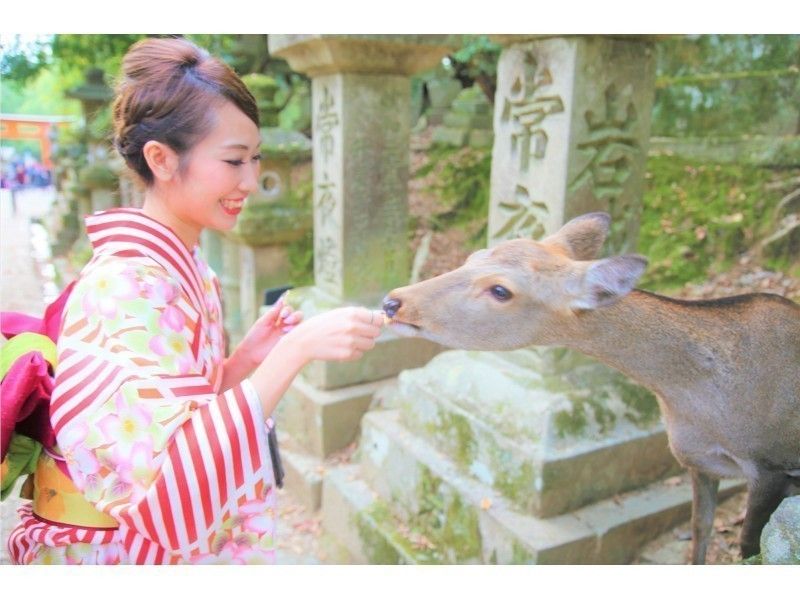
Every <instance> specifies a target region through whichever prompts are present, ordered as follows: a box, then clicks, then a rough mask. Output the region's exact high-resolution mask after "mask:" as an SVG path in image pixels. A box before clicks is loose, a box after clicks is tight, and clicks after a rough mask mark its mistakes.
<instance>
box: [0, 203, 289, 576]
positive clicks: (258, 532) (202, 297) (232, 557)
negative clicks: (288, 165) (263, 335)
mask: <svg viewBox="0 0 800 598" xmlns="http://www.w3.org/2000/svg"><path fill="white" fill-rule="evenodd" d="M86 224H87V230H88V233H89V238H90V240H91V243H92V246H93V248H94V256H93V258H92V260H91V261H90V262H89V264H87V266H86V267H85V268H84V270H83V272H82V273H81V277H80V280H79V282H78V284H77V285H76V287H75V289H74V290H73V292H72V294H71V296H70V298H69V301H68V303H67V305H66V308H65V312H64V321H63V325H62V329H61V335H60V337H59V339H58V366H57V368H56V372H55V389H54V392H53V397H52V402H51V409H50V416H51V420H52V424H53V428H54V430H55V433H56V437H57V440H58V447H59V449H60V451H61V454H62V455H63V459H64V460H65V461H66V465H67V468H68V470H69V474H70V477H71V478H72V481H73V482H74V485H75V487H77V489H78V490H79V491H80V493H81V494H82V498H85V499H88V501H89V503H91V504H92V505H94V507H95V508H96V509H97V510H99V511H100V512H101V513H103V514H105V515H106V516H110V518H113V520H114V521H115V522H116V524H117V525H118V529H108V528H106V529H102V528H91V527H80V526H74V525H64V524H60V523H57V521H62V522H64V521H68V520H69V510H70V504H71V500H72V498H74V497H71V496H70V495H69V493H68V491H63V492H62V490H63V489H61V488H40V489H39V494H38V500H39V504H46V505H47V506H48V507H49V508H48V510H47V512H48V513H55V515H52V517H54V519H55V521H53V520H46V519H45V518H43V517H42V516H41V515H40V514H35V513H33V512H32V509H31V507H30V506H24V507H21V508H20V510H19V512H20V514H21V517H22V522H21V523H20V525H19V526H18V527H17V528H16V529H15V530H14V532H13V534H12V535H11V536H10V538H9V549H10V552H11V555H12V558H13V559H14V561H15V562H17V563H25V564H27V563H46V562H51V563H123V564H145V563H147V564H162V563H163V564H167V563H170V564H171V563H210V562H219V563H270V562H274V530H275V512H274V500H275V496H274V494H275V493H274V490H273V485H274V482H273V472H272V464H271V461H270V457H269V448H268V444H267V429H266V425H265V415H264V414H263V413H262V408H261V404H260V401H259V399H258V396H257V394H256V392H255V389H254V388H253V386H252V385H251V383H250V381H249V380H247V379H245V380H244V381H243V382H241V383H240V384H238V385H237V386H234V387H233V388H231V389H229V390H226V391H225V392H222V393H220V385H221V381H222V366H223V361H224V354H225V351H224V340H223V331H222V322H221V304H220V293H219V284H218V282H217V279H216V278H215V277H213V275H212V274H211V273H210V271H209V269H208V267H207V265H206V264H205V262H204V261H203V260H202V258H201V257H200V256H199V252H198V250H197V248H195V250H194V252H193V253H191V252H189V251H188V250H187V248H186V247H185V246H184V245H183V243H182V242H181V241H180V240H179V239H178V237H177V236H176V235H175V234H174V233H173V232H172V231H171V230H170V229H169V228H167V227H165V226H163V225H162V224H160V223H158V222H156V221H155V220H152V219H150V218H148V217H146V216H144V215H143V214H142V213H141V211H139V210H135V209H117V210H110V211H107V212H100V213H97V214H94V215H93V216H90V217H88V218H87V219H86ZM56 458H58V457H56ZM53 485H54V486H57V484H53ZM73 491H74V488H73ZM60 492H61V494H60ZM34 504H36V500H34ZM62 511H63V512H64V513H65V515H64V517H63V518H62V517H59V516H58V514H59V513H60V512H62ZM110 520H111V519H109V521H110ZM111 527H113V526H111Z"/></svg>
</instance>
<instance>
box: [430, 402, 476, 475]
mask: <svg viewBox="0 0 800 598" xmlns="http://www.w3.org/2000/svg"><path fill="white" fill-rule="evenodd" d="M438 433H440V434H443V435H444V436H445V437H446V438H447V440H448V443H449V444H450V445H451V446H452V449H453V453H452V455H451V456H452V457H454V458H455V460H456V462H457V463H458V465H460V466H462V467H467V466H469V464H470V463H472V461H474V459H475V455H476V453H477V450H478V446H477V442H476V440H475V437H474V433H473V430H472V425H471V424H470V422H469V420H468V419H467V417H466V416H464V415H461V414H459V413H456V412H454V411H450V410H448V411H440V412H439V426H438Z"/></svg>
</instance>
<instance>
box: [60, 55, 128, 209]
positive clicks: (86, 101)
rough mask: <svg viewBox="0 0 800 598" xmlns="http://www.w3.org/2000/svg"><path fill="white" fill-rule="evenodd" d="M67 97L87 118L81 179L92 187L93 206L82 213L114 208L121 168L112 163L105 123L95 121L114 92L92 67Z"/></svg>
mask: <svg viewBox="0 0 800 598" xmlns="http://www.w3.org/2000/svg"><path fill="white" fill-rule="evenodd" d="M66 96H67V97H68V98H72V99H75V100H79V101H80V103H81V108H82V110H83V116H84V120H85V125H84V127H85V136H86V145H87V148H86V152H87V155H86V166H84V167H83V168H82V169H81V170H80V172H79V173H78V180H79V182H80V183H81V185H82V186H83V187H85V188H86V189H88V190H89V196H90V205H89V206H87V208H88V209H86V210H85V211H84V210H81V212H82V213H85V212H93V211H97V210H104V209H108V208H111V207H114V206H115V205H117V204H118V201H119V195H118V188H119V182H118V181H119V174H120V167H119V165H112V164H110V163H109V156H108V154H109V151H108V145H107V143H105V139H106V138H107V134H108V131H106V130H105V129H103V128H102V123H96V122H93V120H94V119H95V117H97V116H98V113H99V112H100V110H102V108H103V107H104V106H106V105H107V104H108V103H109V102H110V101H111V99H112V98H113V97H114V91H113V90H112V89H111V88H110V87H109V86H108V85H106V83H105V74H104V73H103V71H102V70H101V69H99V68H96V67H92V68H89V69H87V71H86V81H85V82H84V83H83V84H81V85H78V86H77V87H73V88H72V89H70V90H69V91H67V93H66ZM98 124H100V125H101V126H100V128H98Z"/></svg>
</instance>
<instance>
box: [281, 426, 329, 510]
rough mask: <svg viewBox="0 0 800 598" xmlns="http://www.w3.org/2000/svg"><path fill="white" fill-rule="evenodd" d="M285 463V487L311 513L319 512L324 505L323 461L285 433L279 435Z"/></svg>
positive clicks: (282, 459)
mask: <svg viewBox="0 0 800 598" xmlns="http://www.w3.org/2000/svg"><path fill="white" fill-rule="evenodd" d="M278 442H279V445H280V451H281V462H282V463H283V470H284V474H285V475H284V479H283V487H284V488H285V489H286V491H287V492H289V493H290V494H291V495H292V496H293V497H294V498H295V500H297V502H299V503H300V504H301V505H303V506H304V507H305V508H306V509H307V510H308V511H309V512H313V511H317V510H319V508H320V505H321V504H322V475H323V474H324V472H325V466H324V463H323V461H322V459H319V458H316V457H313V456H311V455H310V454H309V453H307V452H305V451H303V450H302V449H301V448H300V447H298V446H297V443H296V442H295V440H294V439H293V438H292V437H291V436H290V435H289V434H286V433H285V432H279V433H278Z"/></svg>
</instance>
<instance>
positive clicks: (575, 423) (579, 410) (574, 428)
mask: <svg viewBox="0 0 800 598" xmlns="http://www.w3.org/2000/svg"><path fill="white" fill-rule="evenodd" d="M553 424H554V425H555V427H556V434H558V437H559V438H566V437H567V436H579V435H581V434H583V432H584V431H586V428H587V427H588V425H589V420H588V419H587V417H586V408H585V406H584V401H573V402H572V407H570V408H569V409H564V410H562V411H559V412H557V413H556V415H555V417H554V418H553Z"/></svg>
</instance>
